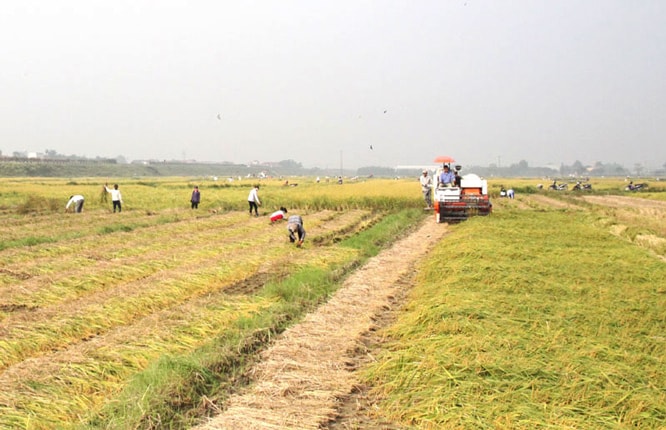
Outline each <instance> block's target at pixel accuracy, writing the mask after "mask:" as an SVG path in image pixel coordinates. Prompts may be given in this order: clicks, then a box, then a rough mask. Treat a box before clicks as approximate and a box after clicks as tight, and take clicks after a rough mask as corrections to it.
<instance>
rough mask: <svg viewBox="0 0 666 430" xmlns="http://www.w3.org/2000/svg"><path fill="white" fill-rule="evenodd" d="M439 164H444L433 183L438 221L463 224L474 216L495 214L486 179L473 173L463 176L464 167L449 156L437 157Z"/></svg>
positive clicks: (436, 160)
mask: <svg viewBox="0 0 666 430" xmlns="http://www.w3.org/2000/svg"><path fill="white" fill-rule="evenodd" d="M435 162H436V163H441V164H442V166H441V167H439V168H438V169H437V171H436V174H435V175H436V176H435V181H433V187H434V193H433V194H434V201H435V207H434V209H435V220H436V221H437V222H438V223H440V222H457V221H463V220H466V219H467V218H469V217H470V216H474V215H489V214H490V213H491V212H492V210H493V205H492V203H491V202H490V199H489V198H488V182H487V181H486V180H485V179H481V178H480V177H479V176H477V175H475V174H473V173H468V174H466V175H463V176H461V175H460V170H462V166H460V165H459V164H458V165H453V163H455V160H454V159H453V158H451V157H449V156H440V157H437V158H435ZM452 165H453V166H452Z"/></svg>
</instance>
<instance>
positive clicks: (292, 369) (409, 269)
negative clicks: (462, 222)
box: [196, 219, 447, 430]
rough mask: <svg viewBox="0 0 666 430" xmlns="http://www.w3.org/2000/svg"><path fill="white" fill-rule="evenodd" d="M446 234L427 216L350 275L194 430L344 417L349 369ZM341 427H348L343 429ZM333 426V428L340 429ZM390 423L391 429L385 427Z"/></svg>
mask: <svg viewBox="0 0 666 430" xmlns="http://www.w3.org/2000/svg"><path fill="white" fill-rule="evenodd" d="M446 232H447V227H446V225H445V224H436V223H435V222H433V220H432V219H427V220H425V222H424V223H423V224H422V225H421V226H420V227H419V228H418V230H417V231H415V232H414V233H412V234H410V235H409V236H407V237H406V238H404V239H402V240H400V241H399V242H397V243H396V244H395V245H394V246H392V247H391V248H389V249H386V250H384V251H383V252H381V253H380V254H379V255H377V256H376V257H374V258H372V259H371V260H370V261H368V263H367V264H365V265H364V266H363V267H362V268H360V269H359V270H357V271H356V272H354V273H353V274H352V275H351V276H350V277H349V278H348V279H347V280H346V281H345V283H344V284H343V285H342V286H341V287H340V289H339V290H338V291H337V292H336V293H335V294H334V295H333V297H332V298H331V299H330V300H329V301H328V302H326V303H325V304H324V305H322V306H321V307H320V308H319V309H318V310H317V311H316V312H314V313H312V314H309V315H307V316H306V317H305V319H304V320H303V321H302V322H301V323H299V324H298V325H296V326H294V327H292V328H290V329H289V330H287V331H285V332H284V333H283V334H282V336H281V337H280V339H278V340H277V341H276V342H275V344H274V345H273V346H272V347H271V348H270V349H268V350H267V351H266V352H265V353H264V354H263V355H262V359H261V362H260V363H259V364H258V365H257V366H256V367H255V368H254V369H252V371H251V376H252V379H253V380H254V383H253V384H252V385H251V386H250V387H248V388H247V390H244V391H243V392H241V393H239V394H238V395H234V396H232V397H231V398H230V399H229V401H228V402H227V404H226V405H225V409H224V411H223V412H222V413H221V414H220V415H218V416H217V417H215V418H213V419H211V420H210V421H209V422H207V423H205V424H203V425H201V426H198V427H196V429H197V430H212V429H239V428H242V429H320V428H326V427H327V426H329V424H330V422H331V421H335V419H336V417H338V416H340V415H342V416H344V415H345V410H347V411H349V410H350V408H349V407H348V405H347V407H345V400H349V399H350V398H351V397H350V396H351V395H352V393H353V392H354V391H355V388H356V387H357V385H358V381H357V379H356V377H355V374H354V372H353V370H354V369H355V367H356V364H357V363H358V362H359V357H358V355H359V354H363V351H365V350H366V348H365V346H364V337H365V336H367V334H368V333H370V332H371V331H373V330H375V329H376V328H377V327H378V326H379V325H380V324H381V321H382V320H383V318H384V317H385V316H386V315H385V314H386V312H387V310H390V309H391V307H392V306H393V305H394V304H395V301H396V297H401V296H402V294H404V291H405V289H408V288H409V284H408V283H405V282H404V280H405V279H409V278H411V276H412V275H413V273H414V266H415V263H416V262H417V261H418V260H419V259H420V258H421V257H423V256H424V255H425V254H426V253H427V252H428V250H430V249H431V248H432V247H433V246H434V244H435V243H436V242H438V241H439V240H440V239H441V238H442V237H443V236H444V235H445V234H446ZM345 427H346V426H345ZM345 427H342V426H338V428H345ZM386 428H389V427H386Z"/></svg>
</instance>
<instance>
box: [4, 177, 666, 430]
mask: <svg viewBox="0 0 666 430" xmlns="http://www.w3.org/2000/svg"><path fill="white" fill-rule="evenodd" d="M105 182H106V181H105ZM108 182H109V184H112V183H118V184H119V189H120V190H121V192H122V193H123V200H124V203H123V211H122V213H115V214H114V213H113V212H112V210H111V202H110V198H109V197H108V196H107V195H106V193H105V192H103V191H102V185H103V183H100V182H99V181H98V180H92V179H85V178H76V179H41V178H37V179H35V178H30V179H28V178H12V179H1V180H0V386H1V387H2V390H1V391H0V428H9V429H52V428H59V429H67V428H71V429H83V428H86V429H88V428H91V429H92V428H96V429H102V428H108V429H111V428H113V429H121V428H122V429H130V428H136V429H139V428H140V429H151V428H154V429H158V428H188V427H189V426H192V425H195V424H197V423H199V422H201V420H202V419H203V418H204V417H206V416H209V415H213V414H215V413H216V412H218V411H219V410H220V408H223V407H224V401H225V399H226V398H228V396H229V395H230V394H231V393H233V392H235V391H237V390H238V389H240V388H241V387H243V386H246V385H247V384H250V383H251V382H252V381H251V378H250V377H249V376H248V369H250V367H251V365H252V364H253V362H254V361H255V360H256V359H257V357H258V355H259V354H258V353H259V351H261V350H262V349H265V348H266V347H267V346H268V345H270V343H271V342H272V340H273V339H275V337H276V336H277V335H279V334H280V333H281V332H282V331H283V330H285V329H286V328H287V327H289V326H291V325H293V324H294V323H296V322H298V321H299V320H300V319H301V318H302V317H303V315H305V314H306V313H308V312H310V311H312V310H313V309H315V308H316V307H317V306H318V305H320V304H321V303H322V302H324V301H326V300H327V298H328V297H329V296H330V295H331V294H332V292H333V291H335V289H337V288H338V286H339V285H340V284H341V282H342V280H343V279H344V278H345V277H346V276H347V274H348V273H350V272H352V271H353V270H354V269H355V268H357V267H359V265H361V264H362V263H363V262H364V261H366V260H367V259H368V258H370V257H372V256H373V255H375V254H376V253H377V252H378V250H379V249H381V248H384V247H387V246H390V244H391V243H393V242H394V241H395V240H397V239H398V238H400V237H402V236H404V235H405V234H407V233H408V232H409V231H410V229H412V228H413V227H415V226H416V225H417V224H418V223H419V222H421V221H423V219H424V217H425V216H426V215H425V214H424V211H423V210H422V206H423V205H422V202H421V196H420V187H419V185H418V182H417V180H416V179H413V180H411V179H405V180H385V179H371V180H361V181H358V182H348V183H345V184H343V185H337V184H336V183H333V182H330V183H326V182H322V183H319V184H316V183H315V182H314V180H313V179H312V178H289V183H290V184H291V186H285V185H284V180H277V179H276V180H262V181H261V182H258V183H259V184H260V191H259V196H260V198H261V200H262V206H261V207H260V212H261V216H260V217H258V218H255V217H251V216H250V215H249V214H248V212H247V209H248V208H247V202H246V199H247V194H248V193H249V190H250V188H251V185H252V184H254V183H255V182H254V181H250V180H247V181H246V180H242V181H234V182H226V181H225V182H220V181H212V180H211V179H209V178H132V179H115V180H114V179H110V180H109V181H108ZM512 182H513V183H512V184H509V183H508V181H507V180H499V179H498V180H492V181H491V183H490V190H491V194H492V196H493V197H494V199H493V202H494V207H495V211H494V213H493V215H491V216H490V217H484V218H475V219H471V220H469V221H467V222H465V223H462V224H458V225H454V226H451V227H450V229H451V233H450V234H449V235H448V236H447V237H446V238H445V240H443V241H441V242H440V243H439V244H438V245H437V246H435V247H434V248H433V249H432V250H431V252H430V255H429V257H428V259H427V260H425V261H423V262H422V263H420V264H419V266H418V267H416V268H415V270H416V273H417V277H416V280H415V281H414V286H413V288H412V289H410V295H409V298H408V302H407V303H406V305H405V308H404V309H403V311H401V312H400V313H399V314H398V316H397V321H396V323H395V324H394V325H392V326H391V327H388V328H387V329H386V331H385V332H383V334H382V336H385V338H386V339H387V340H388V343H386V344H384V345H383V347H382V348H381V349H379V350H378V351H376V352H374V353H373V355H374V356H375V357H376V362H375V363H374V364H373V365H371V366H370V367H368V368H367V369H364V370H362V371H361V372H360V373H359V375H361V374H362V375H363V380H364V382H365V383H367V384H368V385H369V386H371V387H373V388H372V392H373V395H374V396H376V397H377V399H380V400H379V403H378V405H380V407H379V408H378V409H376V410H373V411H370V412H371V413H373V414H376V415H377V416H380V417H381V419H382V420H383V421H388V422H393V423H395V425H396V426H404V427H405V428H433V429H434V428H629V427H631V428H664V427H666V408H665V407H664V405H665V404H666V372H665V371H664V370H663V369H664V368H666V366H665V364H666V363H664V361H665V357H666V347H665V345H666V343H665V342H666V339H665V338H664V335H663V333H666V315H665V314H664V312H663V309H666V290H665V289H664V285H665V284H664V279H666V269H665V266H664V257H666V246H664V240H666V232H665V231H664V230H663V229H664V225H665V224H664V216H665V215H664V214H665V213H666V210H665V209H664V206H663V205H664V204H665V203H664V200H665V199H664V196H665V195H666V193H664V192H663V191H661V190H660V189H659V187H658V184H655V186H652V184H651V187H650V192H649V193H642V194H640V195H639V194H638V193H631V194H627V193H624V192H623V191H622V189H621V185H622V183H623V182H622V180H615V179H612V180H611V179H609V180H606V181H600V182H599V183H594V190H593V191H592V192H588V193H574V192H571V191H568V192H563V193H555V192H547V191H545V190H539V189H538V188H537V187H536V185H537V184H538V183H539V182H543V181H539V180H532V179H523V180H519V181H516V180H512ZM295 184H297V185H295ZM194 185H198V186H199V188H200V189H201V194H202V203H201V204H200V206H199V209H197V210H192V209H190V206H189V196H190V192H191V189H192V188H193V186H194ZM501 185H504V186H513V187H514V189H516V191H517V198H516V199H515V200H507V199H499V198H497V195H498V194H499V188H500V186H501ZM72 194H83V195H84V196H85V197H86V202H85V205H84V212H83V213H80V214H76V213H64V206H65V204H66V202H67V200H68V198H69V196H70V195H72ZM634 201H635V203H633V202H634ZM280 206H286V207H287V208H288V209H289V213H298V214H300V215H302V216H303V217H304V220H305V227H306V230H307V235H308V236H307V239H306V243H305V246H304V248H303V249H298V248H296V247H295V246H293V244H290V243H289V241H288V240H287V231H286V226H285V224H284V223H281V224H276V225H271V223H270V222H269V220H268V216H267V215H269V214H270V213H271V212H272V211H273V210H276V209H278V208H279V207H280ZM428 218H429V217H428ZM427 221H428V222H430V221H432V220H431V219H428V220H427ZM387 269H388V268H387ZM332 329H334V328H332Z"/></svg>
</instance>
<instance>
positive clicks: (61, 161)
mask: <svg viewBox="0 0 666 430" xmlns="http://www.w3.org/2000/svg"><path fill="white" fill-rule="evenodd" d="M29 155H30V156H29ZM28 165H32V167H29V166H28ZM37 165H39V166H37ZM58 165H60V166H61V167H58ZM66 165H69V167H67V166H66ZM84 165H90V168H86V167H84ZM93 165H94V166H93ZM462 167H463V169H462V171H461V173H462V174H463V175H464V174H466V173H476V174H477V175H479V176H483V177H595V176H596V177H599V176H634V177H640V176H645V175H655V176H659V175H661V176H664V175H666V163H664V164H663V166H662V167H663V169H658V170H656V171H648V170H647V169H646V168H645V167H644V166H642V165H641V164H638V163H637V164H635V165H634V166H633V168H632V169H628V168H626V167H624V166H621V165H619V164H616V163H609V164H604V163H602V162H600V161H598V162H596V163H594V164H592V165H585V164H583V163H582V162H580V161H578V160H577V161H575V162H574V163H573V164H571V165H566V164H564V163H562V164H561V165H560V166H559V167H558V168H555V167H544V166H530V165H529V164H528V162H527V161H525V160H521V161H519V162H518V163H515V164H511V165H509V166H498V165H497V164H490V165H489V166H462ZM258 174H262V175H265V176H273V177H280V176H322V177H326V176H333V177H336V176H339V175H342V176H363V177H373V176H374V177H398V176H415V177H418V176H419V175H420V174H421V171H420V169H413V170H400V171H398V170H397V169H396V168H393V167H385V166H365V167H360V168H358V169H347V170H344V171H341V170H339V169H328V168H327V169H322V168H319V167H314V168H305V167H303V164H302V163H300V162H298V161H295V160H282V161H277V162H267V163H252V164H236V163H231V162H220V163H211V162H197V161H194V160H190V161H183V160H171V161H168V160H162V161H157V160H135V161H133V162H132V163H127V160H126V159H125V157H123V156H122V155H119V156H117V157H115V158H101V157H95V158H87V157H82V156H77V155H63V154H59V153H57V152H56V151H55V150H52V149H47V150H45V151H44V153H40V154H28V153H26V152H14V153H13V154H12V156H11V157H7V156H3V155H2V151H0V176H51V177H53V176H56V177H57V176H72V177H73V176H107V175H115V176H132V175H141V176H169V175H174V176H175V175H214V176H220V177H224V176H231V177H236V176H248V175H250V176H254V175H258Z"/></svg>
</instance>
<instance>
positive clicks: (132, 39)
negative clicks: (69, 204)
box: [0, 0, 666, 168]
mask: <svg viewBox="0 0 666 430" xmlns="http://www.w3.org/2000/svg"><path fill="white" fill-rule="evenodd" d="M0 40H2V43H1V44H0V118H1V119H0V150H1V151H2V153H3V154H5V155H11V153H12V152H14V151H29V152H44V151H45V150H46V149H52V150H55V151H57V152H58V153H61V154H68V155H69V154H76V155H86V156H89V157H94V156H102V157H115V156H118V155H123V156H125V157H126V158H127V159H128V160H134V159H143V158H157V159H178V160H180V159H184V158H187V159H196V160H208V161H233V162H242V163H244V162H249V161H251V160H260V161H280V160H287V159H293V160H296V161H298V162H301V163H303V165H304V166H305V167H313V166H320V167H339V166H340V164H341V162H342V164H343V166H344V168H355V167H360V166H395V165H410V164H428V163H430V162H432V159H433V158H434V157H435V156H437V155H451V156H453V157H454V158H456V160H458V161H459V162H461V163H462V164H467V165H471V164H481V165H486V164H489V163H497V162H499V163H500V164H501V165H509V164H512V163H517V162H518V161H520V160H522V159H525V160H527V161H528V163H529V164H530V165H543V164H555V165H559V164H560V163H562V162H564V163H566V164H571V163H573V162H574V161H576V160H580V161H582V162H583V163H585V164H593V163H594V162H596V161H601V162H604V163H610V162H618V163H621V164H623V165H625V166H626V167H633V165H634V164H635V163H641V164H643V165H644V166H648V167H650V166H654V167H657V166H662V165H663V164H664V163H666V1H664V0H589V1H586V0H578V1H573V0H556V1H553V0H541V1H536V0H530V1H528V0H512V1H509V0H506V1H501V0H483V1H482V0H466V1H465V0H460V1H457V0H456V1H453V0H432V1H430V0H428V1H425V0H424V1H419V0H411V1H406V0H405V1H392V0H375V1H364V0H353V1H348V0H336V1H323V0H321V1H318V0H303V1H290V0H280V1H277V0H274V1H246V0H234V1H225V0H215V1H212V0H211V1H208V0H205V1H204V0H201V1H196V0H191V1H184V0H183V1H176V0H161V1H148V0H131V1H129V0H113V1H108V0H107V1H101V0H60V1H53V0H41V1H37V0H21V1H11V2H5V3H3V6H2V11H1V12H0ZM218 115H219V119H218ZM371 145H372V149H370V146H371Z"/></svg>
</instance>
